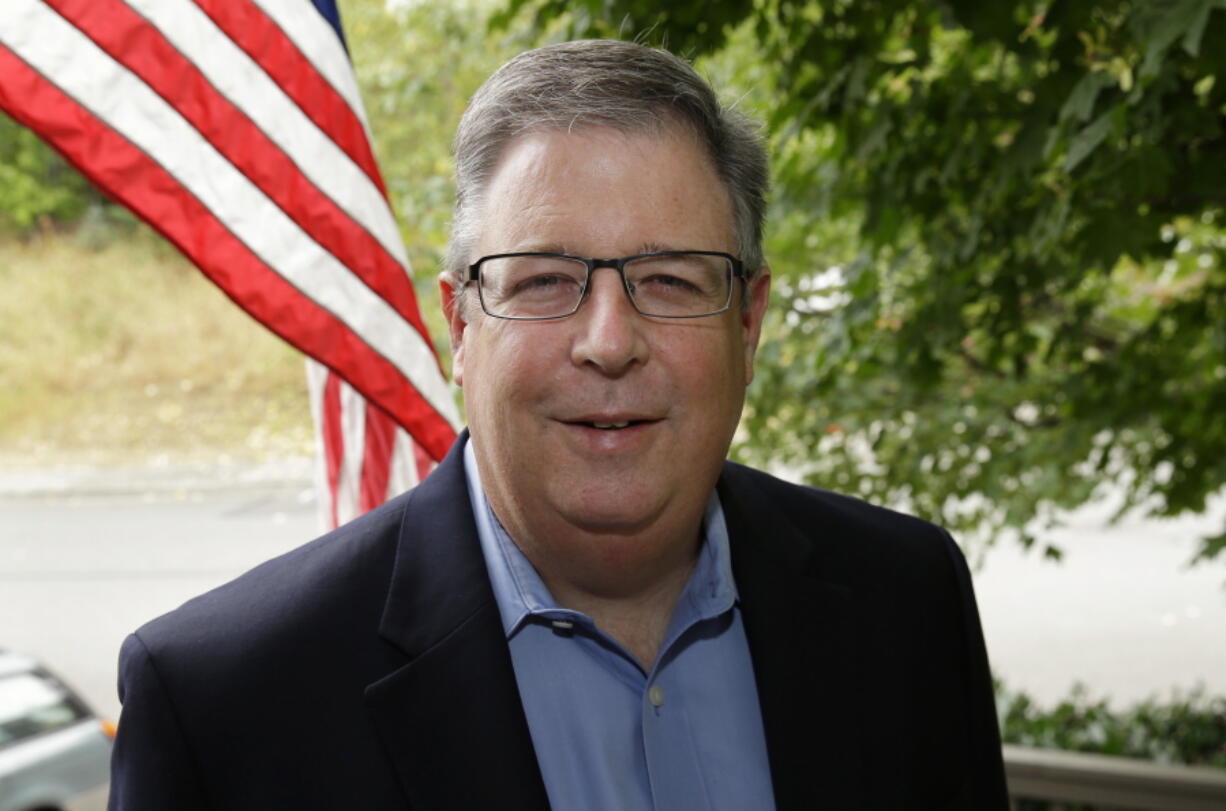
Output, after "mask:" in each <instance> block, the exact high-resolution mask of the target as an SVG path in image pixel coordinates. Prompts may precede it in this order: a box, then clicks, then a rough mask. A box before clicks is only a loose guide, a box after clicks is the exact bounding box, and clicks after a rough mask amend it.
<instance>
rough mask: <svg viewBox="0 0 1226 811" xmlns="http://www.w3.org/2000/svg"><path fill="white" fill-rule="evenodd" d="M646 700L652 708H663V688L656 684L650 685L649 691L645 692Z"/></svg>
mask: <svg viewBox="0 0 1226 811" xmlns="http://www.w3.org/2000/svg"><path fill="white" fill-rule="evenodd" d="M647 700H648V701H650V702H651V706H653V707H660V706H663V705H664V688H663V687H661V686H660V685H658V684H653V685H651V689H650V690H648V691H647Z"/></svg>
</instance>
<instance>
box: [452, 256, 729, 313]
mask: <svg viewBox="0 0 1226 811" xmlns="http://www.w3.org/2000/svg"><path fill="white" fill-rule="evenodd" d="M597 268H611V269H614V270H616V271H617V273H618V275H620V276H621V278H622V286H623V287H624V288H625V290H626V295H627V296H629V297H630V303H631V304H633V305H634V309H636V310H638V311H639V312H640V313H641V314H643V315H646V316H650V317H652V318H701V317H703V316H707V315H715V314H717V313H722V312H723V311H724V310H727V309H728V307H729V306H730V305H731V303H732V288H733V284H732V280H733V279H744V278H745V270H744V268H743V266H742V265H741V260H739V259H737V258H736V257H734V256H731V255H730V254H726V253H719V252H717V251H656V252H654V253H641V254H636V255H635V256H626V257H622V258H621V259H585V258H583V257H580V256H570V255H568V254H562V253H499V254H493V255H492V256H484V257H482V258H480V259H478V260H477V261H476V262H474V263H473V264H471V265H469V266H468V278H467V280H466V281H469V282H476V283H477V291H478V294H479V296H480V299H481V309H483V310H484V311H485V312H486V314H488V315H492V316H494V317H495V318H509V319H512V320H516V321H545V320H548V319H551V318H565V317H567V316H568V315H574V314H575V313H576V312H578V310H579V307H580V306H581V305H582V304H583V300H584V299H585V298H587V294H588V290H589V289H590V288H591V279H592V272H593V271H595V270H596V269H597Z"/></svg>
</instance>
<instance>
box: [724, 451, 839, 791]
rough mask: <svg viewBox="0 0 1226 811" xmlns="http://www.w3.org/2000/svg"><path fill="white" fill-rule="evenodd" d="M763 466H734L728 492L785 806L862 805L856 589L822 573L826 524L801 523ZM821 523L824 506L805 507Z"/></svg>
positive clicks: (728, 469)
mask: <svg viewBox="0 0 1226 811" xmlns="http://www.w3.org/2000/svg"><path fill="white" fill-rule="evenodd" d="M764 478H765V477H762V476H761V474H752V473H750V472H748V471H746V470H745V469H744V468H740V467H738V466H736V465H732V464H728V465H725V468H724V474H723V475H722V476H721V477H720V481H719V485H718V487H719V496H720V501H721V502H722V503H723V506H724V517H725V520H726V522H727V525H728V535H729V539H730V541H731V546H732V569H733V573H734V576H735V577H736V582H737V588H738V589H739V590H740V594H741V611H742V617H743V619H744V622H745V634H746V637H747V638H748V640H749V650H750V654H751V655H752V656H753V665H754V675H755V678H756V680H757V687H758V702H759V704H760V705H761V707H762V723H763V727H764V728H765V731H766V748H767V754H768V757H769V760H770V764H771V780H772V783H773V785H774V790H775V804H776V807H777V808H778V809H779V811H789V809H810V808H857V807H859V805H860V790H859V787H858V784H857V780H858V775H859V773H860V751H859V746H858V738H859V730H858V724H857V719H856V715H855V707H856V706H857V704H856V700H855V696H856V692H857V691H856V678H855V661H856V658H857V657H856V638H857V633H856V630H855V614H854V611H853V596H854V595H853V593H852V591H851V589H850V588H849V587H847V586H846V585H844V584H839V583H834V582H827V581H825V580H824V579H823V574H824V573H825V568H826V567H824V566H823V565H822V559H821V548H820V547H819V545H818V544H815V543H814V542H813V538H814V537H815V536H817V537H820V529H818V530H816V531H815V529H814V527H812V526H809V527H807V529H806V531H805V532H803V533H802V532H801V531H800V530H799V529H798V528H797V527H796V526H794V525H793V524H792V523H791V522H790V521H789V520H788V519H787V518H786V517H785V516H784V514H783V513H782V512H780V505H779V504H777V503H774V501H773V500H772V499H770V498H769V497H768V495H767V494H766V493H764V492H762V491H761V489H760V487H759V483H760V482H761V481H762V480H763V479H764ZM806 520H810V521H813V522H815V523H817V524H818V525H819V527H820V521H821V517H820V514H814V515H810V516H806Z"/></svg>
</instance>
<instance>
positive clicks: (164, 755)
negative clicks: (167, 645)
mask: <svg viewBox="0 0 1226 811" xmlns="http://www.w3.org/2000/svg"><path fill="white" fill-rule="evenodd" d="M119 700H120V701H121V702H122V703H123V710H122V712H121V713H120V716H119V728H118V732H117V734H116V736H115V747H114V750H113V751H112V754H111V794H110V800H109V803H108V805H107V808H108V811H146V809H148V811H155V809H156V811H165V809H168V808H173V809H176V811H197V809H199V810H200V811H203V809H206V808H208V804H207V802H206V801H205V796H204V787H203V782H202V781H201V779H200V772H199V769H198V766H197V764H196V761H195V758H194V757H193V755H192V752H191V747H190V745H189V743H188V741H187V738H186V736H185V735H184V734H183V730H182V728H181V727H180V724H179V720H178V716H177V714H176V712H175V707H174V703H173V701H172V699H171V697H170V695H169V694H168V693H167V691H166V686H165V684H164V683H163V682H162V679H161V677H160V676H159V675H158V670H157V665H156V663H155V661H154V658H153V655H152V654H151V653H150V651H149V649H148V648H147V647H146V646H145V643H144V642H143V641H141V639H140V637H139V636H137V635H136V634H132V635H131V636H129V637H128V638H127V639H126V640H125V641H124V644H123V647H122V648H121V650H120V652H119Z"/></svg>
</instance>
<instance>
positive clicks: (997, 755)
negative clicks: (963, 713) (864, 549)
mask: <svg viewBox="0 0 1226 811" xmlns="http://www.w3.org/2000/svg"><path fill="white" fill-rule="evenodd" d="M942 534H944V536H945V542H946V550H947V551H948V553H949V555H950V557H951V558H952V559H953V568H954V576H955V578H956V579H957V583H958V592H959V595H960V602H961V608H962V638H963V654H962V669H963V672H964V674H965V679H966V681H965V684H966V691H967V695H966V702H967V717H968V719H969V728H968V741H967V746H968V750H969V751H968V753H967V755H968V760H967V762H968V763H969V764H970V775H971V777H970V781H969V783H968V784H967V785H966V786H965V787H964V790H965V796H964V797H963V804H962V806H961V807H965V808H966V809H968V811H972V810H973V811H978V810H979V809H1001V810H1002V811H1004V810H1005V809H1008V808H1009V807H1010V806H1009V793H1008V789H1007V788H1006V784H1005V767H1004V761H1003V758H1002V754H1001V745H1000V724H999V723H998V722H997V719H996V696H995V691H994V689H993V686H992V673H991V670H990V668H989V667H988V654H987V648H986V647H985V645H984V642H983V629H982V627H981V626H980V622H979V609H978V607H977V606H976V604H975V591H974V587H973V586H972V585H971V574H970V570H969V569H968V568H967V565H966V558H965V557H964V556H963V555H962V550H960V549H959V548H958V545H957V544H956V543H955V542H954V539H953V538H952V537H950V535H949V533H948V532H944V531H942Z"/></svg>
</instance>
